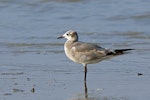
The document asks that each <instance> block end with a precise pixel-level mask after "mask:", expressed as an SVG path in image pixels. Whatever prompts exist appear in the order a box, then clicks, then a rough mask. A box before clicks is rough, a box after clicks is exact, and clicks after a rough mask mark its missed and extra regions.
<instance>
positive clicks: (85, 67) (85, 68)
mask: <svg viewBox="0 0 150 100" xmlns="http://www.w3.org/2000/svg"><path fill="white" fill-rule="evenodd" d="M86 74H87V65H85V66H84V81H86Z"/></svg>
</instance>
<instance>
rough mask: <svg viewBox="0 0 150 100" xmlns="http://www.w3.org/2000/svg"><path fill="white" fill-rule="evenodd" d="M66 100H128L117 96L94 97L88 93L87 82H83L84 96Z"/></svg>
mask: <svg viewBox="0 0 150 100" xmlns="http://www.w3.org/2000/svg"><path fill="white" fill-rule="evenodd" d="M67 100H129V98H127V97H119V96H114V97H113V96H102V95H100V94H99V95H96V96H95V95H94V93H88V86H87V82H86V81H84V94H82V95H77V96H75V97H73V98H71V99H67Z"/></svg>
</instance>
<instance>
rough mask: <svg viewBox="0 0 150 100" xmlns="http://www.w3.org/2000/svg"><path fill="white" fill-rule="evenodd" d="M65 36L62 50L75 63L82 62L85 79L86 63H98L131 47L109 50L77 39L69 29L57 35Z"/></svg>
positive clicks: (74, 33)
mask: <svg viewBox="0 0 150 100" xmlns="http://www.w3.org/2000/svg"><path fill="white" fill-rule="evenodd" d="M60 38H66V39H67V41H66V42H65V44H64V50H65V54H66V56H67V57H68V58H69V59H70V60H72V61H74V62H77V63H80V64H82V65H83V66H84V67H85V77H84V80H85V81H86V73H87V64H93V63H98V62H100V61H102V60H104V59H108V58H111V57H113V56H116V55H120V54H123V53H124V51H128V50H132V49H117V50H109V49H106V48H102V47H100V46H99V45H97V44H94V43H86V42H81V41H78V34H77V32H76V31H73V30H69V31H67V32H66V33H65V34H64V35H62V36H60V37H58V39H60Z"/></svg>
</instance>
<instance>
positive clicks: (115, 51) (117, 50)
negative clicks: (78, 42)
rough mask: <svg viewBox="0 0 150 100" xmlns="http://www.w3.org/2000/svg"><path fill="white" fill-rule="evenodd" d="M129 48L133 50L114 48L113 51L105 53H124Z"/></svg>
mask: <svg viewBox="0 0 150 100" xmlns="http://www.w3.org/2000/svg"><path fill="white" fill-rule="evenodd" d="M129 50H133V49H116V50H113V51H109V52H108V53H107V55H121V54H124V53H125V52H126V51H129Z"/></svg>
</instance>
